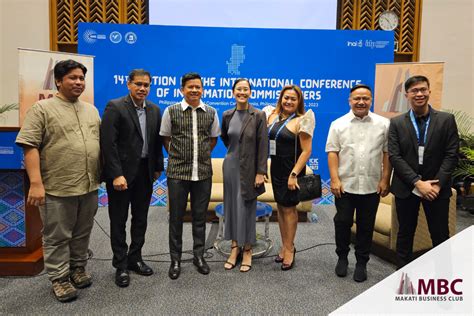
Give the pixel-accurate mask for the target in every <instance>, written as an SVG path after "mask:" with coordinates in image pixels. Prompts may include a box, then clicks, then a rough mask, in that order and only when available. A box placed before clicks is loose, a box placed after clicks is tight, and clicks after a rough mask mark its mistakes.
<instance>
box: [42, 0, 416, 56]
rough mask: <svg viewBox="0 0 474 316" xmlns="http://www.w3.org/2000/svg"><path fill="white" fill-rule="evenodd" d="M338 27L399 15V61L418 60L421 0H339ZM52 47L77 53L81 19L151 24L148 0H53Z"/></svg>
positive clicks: (372, 24) (371, 24) (372, 25)
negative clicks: (78, 29) (391, 12)
mask: <svg viewBox="0 0 474 316" xmlns="http://www.w3.org/2000/svg"><path fill="white" fill-rule="evenodd" d="M338 1H339V17H338V19H339V21H338V22H339V23H338V24H339V28H340V29H342V30H379V29H380V28H379V25H378V19H379V16H380V14H381V13H382V12H384V11H385V10H392V11H394V12H395V13H396V14H397V15H398V17H399V20H400V22H399V26H398V27H397V29H396V30H395V32H394V33H395V41H396V42H397V47H396V51H395V60H396V61H417V60H418V55H419V49H418V45H419V33H420V21H421V20H420V16H421V4H422V0H338ZM50 9H51V49H52V50H59V51H68V52H77V25H78V23H79V22H102V23H129V24H147V23H148V0H50Z"/></svg>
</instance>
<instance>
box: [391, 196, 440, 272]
mask: <svg viewBox="0 0 474 316" xmlns="http://www.w3.org/2000/svg"><path fill="white" fill-rule="evenodd" d="M420 203H421V204H423V209H424V210H425V216H426V221H427V223H428V229H429V231H430V235H431V242H432V244H433V247H436V246H437V245H439V244H441V243H442V242H443V241H445V240H447V239H449V226H448V216H449V198H445V199H436V200H434V201H428V200H424V199H421V198H420V197H418V196H416V195H415V194H413V193H412V194H411V195H410V196H409V197H408V198H406V199H400V198H395V205H396V207H397V218H398V223H399V228H398V234H397V257H398V267H399V268H401V267H403V266H404V265H406V264H408V263H410V261H411V260H412V259H413V258H412V257H413V239H414V238H415V231H416V226H417V224H418V212H419V209H420Z"/></svg>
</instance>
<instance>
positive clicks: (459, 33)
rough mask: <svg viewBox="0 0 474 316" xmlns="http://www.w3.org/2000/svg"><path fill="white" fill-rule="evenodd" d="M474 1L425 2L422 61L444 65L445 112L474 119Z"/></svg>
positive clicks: (435, 0) (423, 10)
mask: <svg viewBox="0 0 474 316" xmlns="http://www.w3.org/2000/svg"><path fill="white" fill-rule="evenodd" d="M473 9H474V6H473V0H449V1H448V0H423V9H422V15H423V16H422V24H421V41H420V61H444V62H445V65H444V67H445V68H444V87H443V101H442V102H443V104H442V106H443V108H445V109H456V110H463V111H464V112H467V113H469V114H470V115H471V116H473V117H474V81H473V74H474V55H473V53H474V52H473V49H472V46H473V41H474V39H473V36H474V30H473V29H474V24H473Z"/></svg>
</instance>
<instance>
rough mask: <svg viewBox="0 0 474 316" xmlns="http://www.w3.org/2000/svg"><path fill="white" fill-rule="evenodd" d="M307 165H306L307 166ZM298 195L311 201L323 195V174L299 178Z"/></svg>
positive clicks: (301, 199) (300, 198) (302, 199)
mask: <svg viewBox="0 0 474 316" xmlns="http://www.w3.org/2000/svg"><path fill="white" fill-rule="evenodd" d="M297 137H298V135H297V133H295V165H296V153H297V144H298V138H297ZM305 167H306V166H305ZM297 181H298V185H299V187H300V189H299V190H298V197H299V200H300V201H303V202H304V201H311V200H314V199H317V198H320V197H321V176H320V175H319V174H314V173H313V174H307V175H305V176H303V177H300V178H298V180H297Z"/></svg>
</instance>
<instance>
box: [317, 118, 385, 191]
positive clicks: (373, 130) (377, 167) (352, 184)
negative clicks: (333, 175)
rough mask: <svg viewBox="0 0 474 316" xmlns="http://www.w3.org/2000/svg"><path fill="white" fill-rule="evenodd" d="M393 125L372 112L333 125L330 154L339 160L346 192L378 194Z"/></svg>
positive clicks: (344, 119) (329, 142)
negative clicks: (362, 116)
mask: <svg viewBox="0 0 474 316" xmlns="http://www.w3.org/2000/svg"><path fill="white" fill-rule="evenodd" d="M389 124H390V121H389V120H388V119H387V118H385V117H382V116H380V115H377V114H374V113H371V112H369V114H368V115H367V116H365V117H364V118H362V119H361V118H359V117H357V116H355V115H354V113H353V112H352V111H350V112H349V113H347V114H346V115H344V116H342V117H340V118H338V119H337V120H335V121H333V122H332V123H331V127H330V128H329V134H328V139H327V142H326V152H337V153H338V156H339V167H338V173H339V179H340V180H341V183H342V187H343V189H344V191H345V192H348V193H352V194H371V193H375V192H377V186H378V183H379V182H380V180H381V177H382V157H383V153H384V152H387V151H388V127H389Z"/></svg>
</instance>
